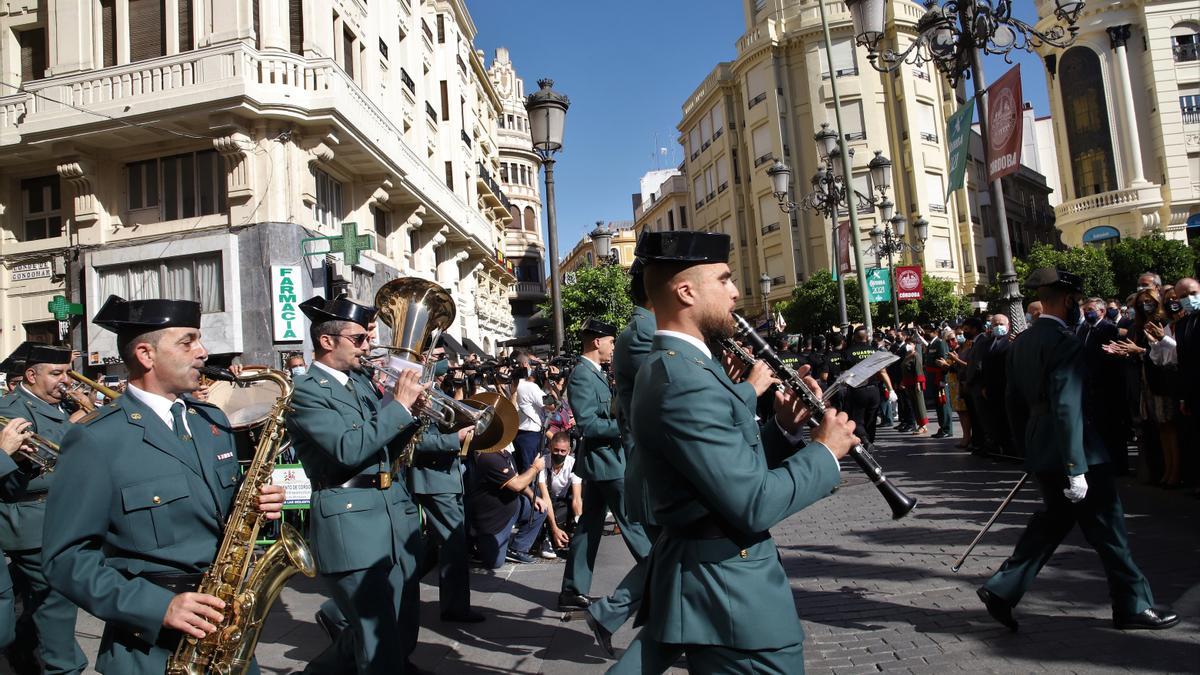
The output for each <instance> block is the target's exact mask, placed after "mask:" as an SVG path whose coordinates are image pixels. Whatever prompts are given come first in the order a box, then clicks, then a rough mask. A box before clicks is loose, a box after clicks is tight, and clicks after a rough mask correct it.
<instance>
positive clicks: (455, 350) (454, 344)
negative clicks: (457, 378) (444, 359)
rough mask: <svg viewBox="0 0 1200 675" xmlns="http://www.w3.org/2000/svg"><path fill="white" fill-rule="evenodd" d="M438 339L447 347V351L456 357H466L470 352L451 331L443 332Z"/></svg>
mask: <svg viewBox="0 0 1200 675" xmlns="http://www.w3.org/2000/svg"><path fill="white" fill-rule="evenodd" d="M438 340H439V341H440V342H441V344H442V346H443V347H445V348H446V351H447V352H449V353H450V355H451V356H453V357H455V358H456V359H462V358H466V357H467V355H468V354H470V352H468V351H467V349H466V347H463V346H462V345H461V344H459V342H458V340H455V339H454V336H453V335H451V334H449V333H442V335H441V337H439V338H438Z"/></svg>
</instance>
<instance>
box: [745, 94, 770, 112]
mask: <svg viewBox="0 0 1200 675" xmlns="http://www.w3.org/2000/svg"><path fill="white" fill-rule="evenodd" d="M765 100H767V92H765V91H764V92H763V93H761V94H759V95H758V96H755V97H754V98H752V99H750V103H749V105H747V106H746V108H747V109H749V108H753V107H754V106H756V105H758V104H759V103H762V102H763V101H765Z"/></svg>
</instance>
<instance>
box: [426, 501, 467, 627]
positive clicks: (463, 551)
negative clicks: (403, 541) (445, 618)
mask: <svg viewBox="0 0 1200 675" xmlns="http://www.w3.org/2000/svg"><path fill="white" fill-rule="evenodd" d="M413 498H414V499H416V501H417V503H418V504H420V505H421V509H422V510H423V511H424V513H425V528H426V531H427V533H428V539H427V540H426V541H427V545H426V547H425V559H424V561H423V564H422V565H421V569H420V570H419V571H418V572H417V579H418V580H419V579H422V578H424V577H425V575H426V574H428V573H429V570H431V569H433V567H434V565H435V564H436V565H437V568H438V608H439V609H440V610H441V612H442V614H443V615H446V614H453V615H458V616H462V615H464V614H466V613H467V612H468V611H470V609H471V573H470V570H469V569H468V568H467V526H466V522H465V518H464V513H463V496H462V494H461V493H448V494H432V495H422V494H418V495H413Z"/></svg>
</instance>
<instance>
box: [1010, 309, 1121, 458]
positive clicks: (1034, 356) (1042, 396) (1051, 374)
mask: <svg viewBox="0 0 1200 675" xmlns="http://www.w3.org/2000/svg"><path fill="white" fill-rule="evenodd" d="M1084 367H1085V363H1084V352H1083V343H1082V342H1080V341H1079V338H1077V337H1075V334H1074V332H1072V331H1071V330H1069V329H1067V327H1066V326H1064V325H1063V324H1061V323H1059V322H1058V321H1056V320H1054V319H1053V318H1050V317H1045V316H1044V317H1041V318H1039V319H1038V320H1037V321H1034V322H1033V325H1032V326H1030V327H1029V329H1028V330H1026V331H1025V332H1024V333H1021V334H1020V335H1019V336H1018V337H1017V340H1016V341H1015V342H1013V344H1012V346H1011V347H1009V350H1008V372H1009V374H1010V376H1009V378H1008V387H1007V389H1006V391H1005V399H1006V401H1007V403H1008V420H1009V424H1010V425H1011V426H1012V431H1013V439H1014V441H1015V442H1016V443H1017V444H1018V447H1020V448H1021V449H1022V450H1023V451H1024V453H1025V470H1026V471H1029V472H1031V473H1035V472H1039V471H1053V472H1062V473H1064V474H1066V475H1068V476H1078V475H1080V474H1083V473H1087V470H1088V467H1089V466H1090V465H1092V464H1104V463H1106V462H1108V461H1110V458H1109V456H1108V453H1107V451H1106V450H1105V447H1104V440H1103V439H1102V438H1101V437H1100V435H1099V433H1098V432H1097V431H1096V429H1095V425H1086V424H1084V423H1083V380H1084ZM1017 373H1020V376H1017V375H1016V374H1017Z"/></svg>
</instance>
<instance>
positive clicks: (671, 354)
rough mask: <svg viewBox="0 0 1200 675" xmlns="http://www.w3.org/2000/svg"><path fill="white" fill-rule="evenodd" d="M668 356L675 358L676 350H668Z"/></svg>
mask: <svg viewBox="0 0 1200 675" xmlns="http://www.w3.org/2000/svg"><path fill="white" fill-rule="evenodd" d="M667 356H675V350H674V349H668V350H667Z"/></svg>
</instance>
